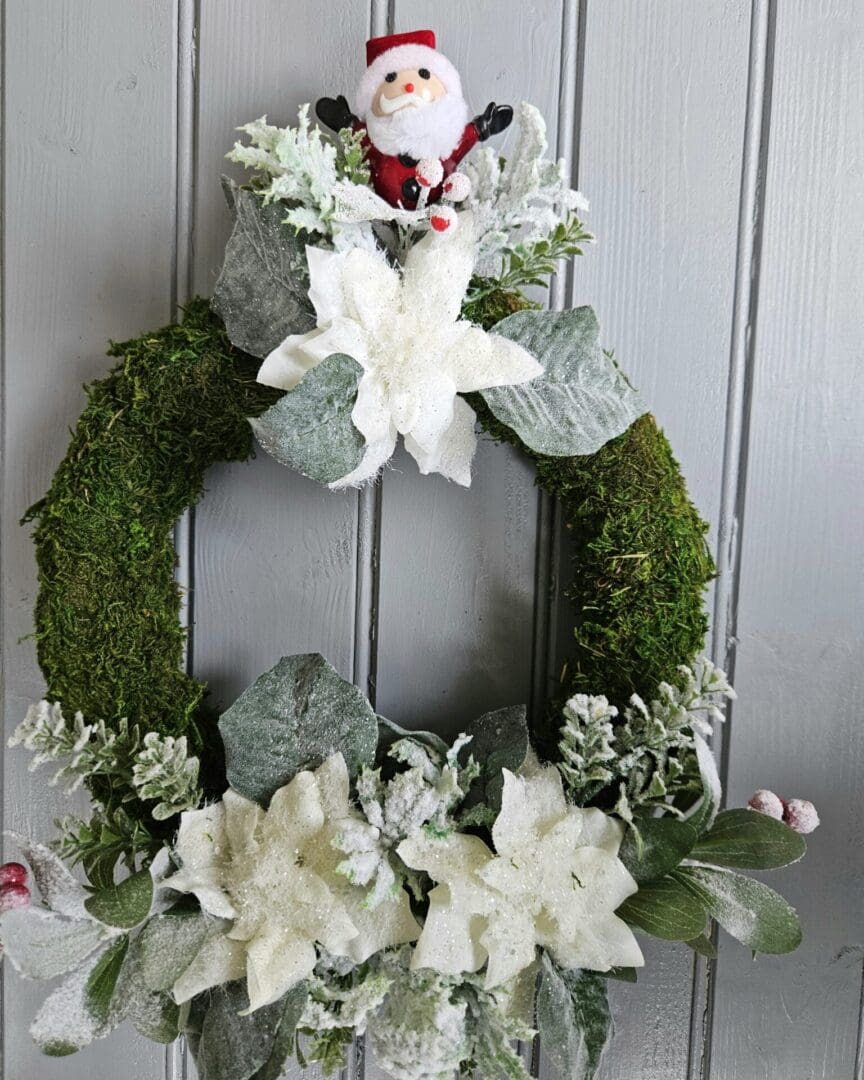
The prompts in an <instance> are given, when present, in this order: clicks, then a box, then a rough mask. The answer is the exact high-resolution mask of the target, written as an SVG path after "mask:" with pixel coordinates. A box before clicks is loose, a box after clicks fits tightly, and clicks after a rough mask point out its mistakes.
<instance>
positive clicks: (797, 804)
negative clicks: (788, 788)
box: [783, 799, 819, 835]
mask: <svg viewBox="0 0 864 1080" xmlns="http://www.w3.org/2000/svg"><path fill="white" fill-rule="evenodd" d="M783 820H784V821H785V822H786V824H787V825H788V826H789V828H790V829H794V830H795V832H797V833H804V834H805V835H806V834H807V833H811V832H813V830H814V829H815V828H818V826H819V815H818V813H817V812H816V807H815V806H814V805H813V803H812V802H809V801H808V800H807V799H790V800H789V802H788V803H786V813H785V814H784V815H783Z"/></svg>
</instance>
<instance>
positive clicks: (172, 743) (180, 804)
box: [9, 701, 201, 821]
mask: <svg viewBox="0 0 864 1080" xmlns="http://www.w3.org/2000/svg"><path fill="white" fill-rule="evenodd" d="M9 745H10V746H19V745H20V746H23V747H24V748H25V749H27V750H30V751H32V753H33V760H32V761H31V763H30V770H31V771H33V770H34V769H37V768H38V767H39V766H40V765H43V764H45V763H46V762H49V761H50V762H54V763H55V764H59V765H60V767H59V768H58V769H57V771H56V772H55V773H54V775H53V777H52V778H51V780H50V781H49V784H51V785H55V784H64V785H65V788H66V791H67V793H70V794H71V793H72V792H73V791H76V790H77V789H78V788H79V787H81V785H82V784H84V783H85V782H86V781H88V780H92V779H98V780H101V781H104V782H107V783H108V785H110V787H111V788H112V789H113V788H121V787H122V788H125V789H127V794H126V796H125V801H129V799H130V798H131V797H132V796H133V794H137V796H138V798H140V799H142V800H143V801H145V802H151V801H155V802H156V806H154V807H153V808H152V809H151V811H150V813H151V815H152V817H153V818H154V820H156V821H165V820H167V819H168V818H170V817H173V816H174V815H175V814H179V813H181V812H182V811H183V810H190V809H192V808H194V807H196V806H197V805H198V804H199V802H200V801H201V790H200V788H199V787H198V758H196V757H190V756H189V754H188V750H187V745H186V737H185V736H180V737H179V738H174V737H172V736H170V735H166V736H163V735H160V734H159V733H158V732H155V731H148V732H146V733H145V734H144V735H143V736H142V735H141V732H140V730H139V728H138V726H137V725H134V726H132V727H130V726H129V724H128V722H127V721H125V720H123V721H121V722H120V723H119V725H118V727H117V729H116V730H111V729H110V728H108V727H106V725H105V722H104V720H99V721H97V722H96V723H94V724H87V723H85V722H84V717H83V715H82V714H81V713H80V712H76V713H75V716H74V718H73V719H72V720H71V721H70V720H68V719H67V718H66V717H65V716H64V715H63V708H62V706H61V704H60V702H59V701H55V702H49V701H39V702H35V703H34V704H32V705H31V706H30V708H29V709H28V710H27V715H26V716H25V718H24V720H23V721H22V722H21V723H20V724H19V725H18V727H17V729H16V730H15V732H14V734H13V735H12V736H11V737H10V739H9Z"/></svg>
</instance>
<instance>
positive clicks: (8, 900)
mask: <svg viewBox="0 0 864 1080" xmlns="http://www.w3.org/2000/svg"><path fill="white" fill-rule="evenodd" d="M29 903H30V890H29V889H28V888H27V886H26V885H20V884H19V883H18V882H15V881H12V882H10V883H9V884H8V885H3V886H0V912H3V911H12V909H13V908H22V907H27V905H28V904H29Z"/></svg>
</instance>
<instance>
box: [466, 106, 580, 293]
mask: <svg viewBox="0 0 864 1080" xmlns="http://www.w3.org/2000/svg"><path fill="white" fill-rule="evenodd" d="M547 146H548V143H547V140H546V123H545V121H544V120H543V117H542V116H541V114H540V112H539V111H538V110H537V109H535V108H534V106H533V105H529V104H527V103H526V102H523V103H522V104H521V105H520V106H519V138H518V141H517V143H516V148H515V150H514V152H513V155H512V156H511V157H510V158H508V159H507V160H506V161H505V160H504V159H502V158H500V157H499V156H498V155H497V154H496V152H495V151H494V150H493V149H491V148H489V147H486V148H484V149H482V150H480V151H478V152H476V153H474V154H473V155H472V156H471V158H470V159H469V160H468V161H467V162H466V164H465V166H464V171H465V173H466V174H467V175H468V177H469V179H470V180H471V195H470V197H469V199H468V201H467V204H466V205H467V206H468V207H469V208H470V209H471V211H472V212H473V216H474V228H475V232H476V237H477V261H476V265H475V273H476V274H477V275H478V276H479V277H481V278H494V279H495V286H496V287H497V288H515V287H517V286H519V285H529V284H542V283H543V278H544V277H545V276H548V275H549V274H551V273H552V272H554V269H555V262H556V260H557V259H559V258H565V257H569V256H571V255H578V254H581V249H580V247H579V244H580V243H584V242H588V241H590V240H591V239H592V237H591V234H590V233H587V232H586V231H585V230H584V229H583V227H582V224H581V222H580V221H579V218H578V216H577V214H576V211H578V210H587V208H588V203H587V201H586V200H585V198H584V197H583V196H582V195H581V194H580V193H579V192H578V191H574V190H572V189H571V188H570V186H569V180H568V177H567V170H566V168H565V165H564V162H563V160H562V161H550V160H549V159H547V158H546V157H545V154H546V150H547ZM468 298H469V300H471V299H473V298H475V297H473V296H472V294H471V292H469V297H468Z"/></svg>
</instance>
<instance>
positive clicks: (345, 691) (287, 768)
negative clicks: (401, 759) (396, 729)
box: [219, 653, 378, 805]
mask: <svg viewBox="0 0 864 1080" xmlns="http://www.w3.org/2000/svg"><path fill="white" fill-rule="evenodd" d="M219 730H220V732H221V733H222V741H223V743H224V744H225V764H226V769H227V775H228V782H229V783H230V785H231V787H233V788H234V790H235V791H239V792H240V794H241V795H245V796H246V797H247V798H248V799H252V800H254V801H255V802H257V803H260V804H261V805H267V804H268V803H269V802H270V799H271V797H272V795H273V793H274V792H275V791H276V790H278V789H279V788H280V787H283V786H284V785H285V784H287V783H288V781H289V780H290V779H291V778H292V777H293V776H295V775H296V774H297V773H298V772H300V770H301V769H304V768H307V767H310V766H311V767H315V766H317V765H320V764H321V762H322V761H324V760H325V759H326V758H328V757H330V755H331V754H335V753H337V752H341V753H342V755H343V757H344V758H345V761H346V763H347V765H348V771H349V773H350V774H351V775H352V776H354V775H356V773H357V771H358V769H359V768H360V766H361V765H371V764H372V763H373V761H374V758H375V747H376V744H377V740H378V722H377V718H376V716H375V713H374V711H373V709H372V707H371V705H370V704H369V702H368V701H367V700H366V698H365V697H364V696H363V695H362V694H361V693H360V691H359V690H358V689H357V687H356V686H352V685H351V683H349V682H346V681H345V679H343V678H342V677H341V676H340V675H339V674H338V673H337V672H336V671H335V670H334V669H333V668H332V667H331V666H330V664H328V663H327V661H326V660H325V659H324V657H323V656H320V655H319V654H318V653H308V654H306V655H301V656H286V657H283V658H282V659H281V660H280V661H279V663H278V664H277V665H276V666H275V667H274V668H271V669H270V671H267V672H265V673H264V674H263V675H261V676H259V678H257V679H256V680H255V682H254V683H252V685H251V686H250V687H248V688H247V689H246V690H244V691H243V693H242V694H241V695H240V697H239V698H238V699H237V701H236V702H235V703H234V704H233V705H232V706H231V708H230V709H228V711H227V712H225V713H223V714H222V717H221V719H220V721H219Z"/></svg>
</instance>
